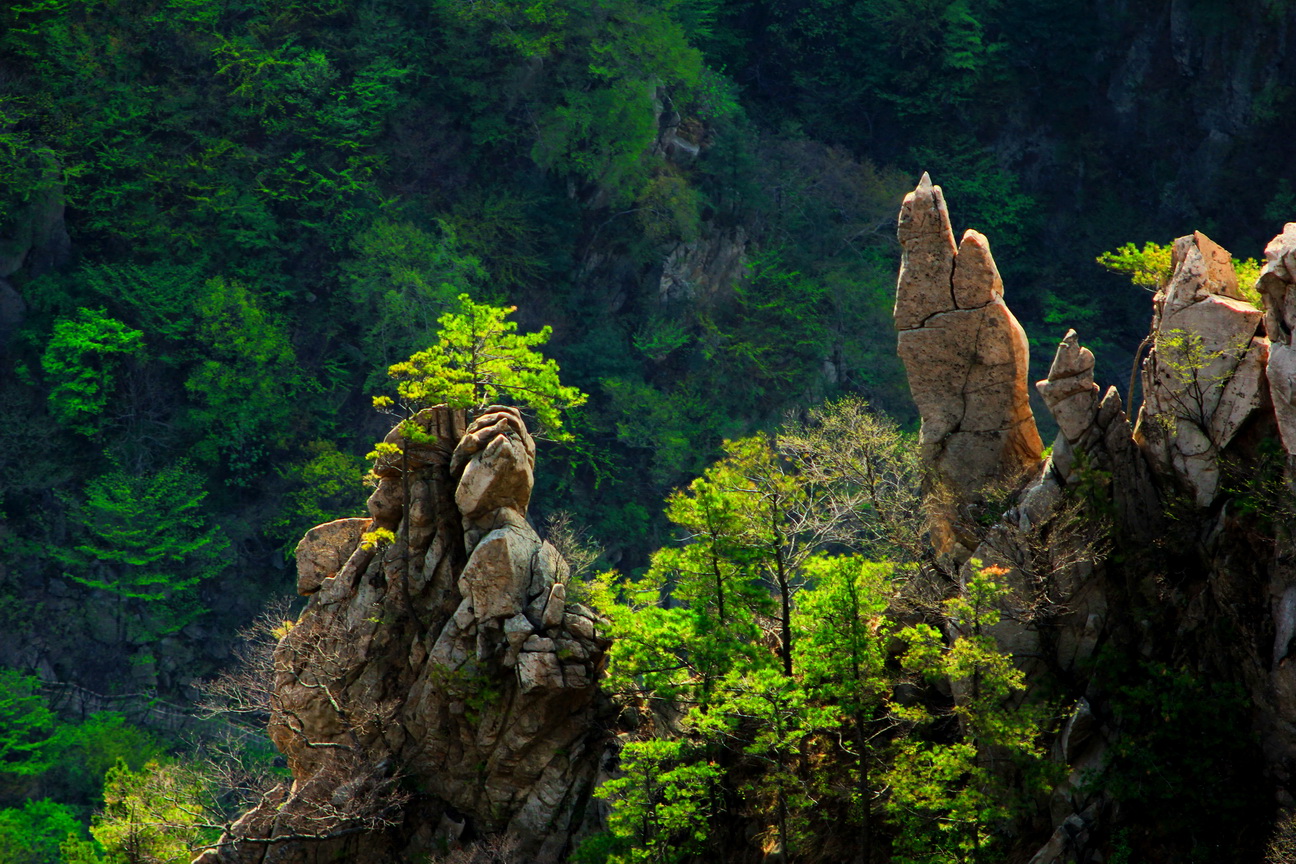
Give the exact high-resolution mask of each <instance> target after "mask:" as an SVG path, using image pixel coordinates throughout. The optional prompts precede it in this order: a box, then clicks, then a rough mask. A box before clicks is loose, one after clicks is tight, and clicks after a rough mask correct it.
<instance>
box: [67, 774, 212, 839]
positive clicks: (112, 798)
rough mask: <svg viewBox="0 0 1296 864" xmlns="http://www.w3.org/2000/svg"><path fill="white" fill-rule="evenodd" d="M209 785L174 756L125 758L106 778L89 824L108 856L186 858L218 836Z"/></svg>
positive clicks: (200, 775)
mask: <svg viewBox="0 0 1296 864" xmlns="http://www.w3.org/2000/svg"><path fill="white" fill-rule="evenodd" d="M212 791H213V790H212V787H211V782H210V780H209V779H207V778H206V777H204V776H203V775H202V774H200V773H199V772H197V771H195V770H193V769H192V768H189V767H187V766H185V765H182V764H180V763H176V762H157V761H155V762H149V763H147V764H146V765H145V766H144V767H143V769H141V770H139V771H131V770H130V769H129V768H127V767H126V766H125V765H124V764H118V765H117V766H116V767H114V768H111V769H109V771H108V774H107V776H106V777H105V779H104V809H103V811H102V812H101V813H98V814H96V815H95V818H94V821H93V823H92V825H91V827H90V833H91V834H92V835H93V836H94V839H95V840H97V841H99V843H101V844H103V847H104V849H106V850H107V852H108V860H109V861H125V862H133V861H150V862H157V864H186V862H188V861H190V860H191V859H192V858H193V854H194V853H195V852H196V851H197V850H198V849H199V848H200V847H202V846H204V845H207V844H209V843H212V842H215V840H216V839H217V838H218V837H219V836H220V830H219V827H218V826H219V824H220V823H219V821H218V819H216V818H214V817H215V814H214V813H213V812H212V810H211V807H210V802H211V796H212Z"/></svg>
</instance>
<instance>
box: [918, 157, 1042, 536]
mask: <svg viewBox="0 0 1296 864" xmlns="http://www.w3.org/2000/svg"><path fill="white" fill-rule="evenodd" d="M897 234H898V236H899V239H900V246H901V249H902V255H903V257H902V259H901V264H900V278H899V282H898V284H897V287H896V303H895V324H896V329H897V330H899V336H898V346H899V353H900V358H901V360H903V361H904V365H905V369H906V370H907V372H908V375H909V389H910V391H911V393H912V394H913V399H914V402H915V403H916V404H917V406H918V410H919V412H920V413H921V414H922V449H923V456H924V458H925V460H926V462H927V463H928V464H929V465H931V466H932V468H933V469H935V472H936V474H937V476H938V477H939V478H940V480H942V481H943V482H944V483H945V484H947V485H948V486H949V487H950V490H951V492H952V493H953V494H954V495H956V496H959V497H972V496H975V495H977V493H979V492H980V491H981V490H982V489H983V488H984V487H985V486H987V485H989V484H991V483H994V482H997V481H999V480H1001V479H1002V478H1005V477H1008V478H1011V477H1015V476H1016V475H1019V474H1022V473H1024V472H1026V471H1030V470H1032V469H1034V468H1035V467H1036V466H1037V464H1038V462H1039V459H1040V452H1041V450H1042V445H1041V442H1040V437H1039V433H1038V432H1037V431H1036V427H1035V418H1034V416H1033V415H1032V414H1031V410H1030V401H1029V395H1028V393H1027V389H1026V375H1027V366H1028V363H1029V349H1028V345H1027V342H1026V333H1025V331H1024V330H1022V327H1021V325H1020V324H1019V323H1018V322H1017V319H1016V318H1015V317H1013V314H1012V312H1011V311H1009V309H1008V306H1007V305H1006V304H1005V303H1004V300H1003V280H1002V279H1001V278H1000V277H999V270H998V268H997V267H996V266H995V263H994V258H993V256H991V254H990V244H989V241H987V240H986V238H985V237H984V236H983V235H981V234H979V233H977V232H976V231H972V230H969V231H967V232H966V233H965V234H964V235H963V240H962V242H961V243H960V244H958V245H957V246H955V243H954V234H953V231H952V230H951V228H950V219H949V212H948V210H947V209H946V206H945V197H944V195H943V194H942V193H941V188H940V187H939V186H934V185H932V182H931V178H930V177H929V176H928V175H926V174H924V175H923V177H922V181H921V182H920V183H919V184H918V187H917V188H916V189H914V191H913V192H911V193H909V195H908V196H906V197H905V199H904V204H903V205H902V206H901V209H900V221H899V227H898V230H897ZM942 545H946V546H948V545H949V541H945V542H944V543H943V544H942ZM943 551H944V550H943Z"/></svg>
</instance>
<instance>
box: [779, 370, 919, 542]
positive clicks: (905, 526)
mask: <svg viewBox="0 0 1296 864" xmlns="http://www.w3.org/2000/svg"><path fill="white" fill-rule="evenodd" d="M776 446H777V448H778V450H779V452H780V453H781V454H783V455H784V456H785V457H786V458H788V459H790V460H791V462H792V463H793V465H794V466H795V469H796V471H797V473H798V474H799V475H800V476H801V477H802V478H803V479H804V480H805V481H806V482H808V483H811V484H814V485H816V486H819V487H822V488H823V490H824V492H823V493H822V495H821V496H820V498H819V503H820V505H821V506H822V507H823V508H824V510H825V513H824V516H825V517H826V518H829V519H831V520H832V521H833V522H834V523H835V533H836V539H837V541H838V542H840V543H841V544H842V545H843V546H846V547H848V548H850V549H851V550H852V551H856V552H860V553H862V554H865V555H871V556H875V557H877V558H887V559H890V560H894V561H900V562H906V563H916V562H921V561H924V560H926V559H927V558H929V557H930V553H929V552H928V543H927V537H926V535H927V524H928V514H927V509H926V506H925V504H924V500H923V492H922V487H923V475H924V469H923V466H922V461H921V458H920V456H919V451H918V442H917V441H916V440H914V439H913V437H912V436H908V435H905V434H904V433H903V432H902V431H901V430H900V427H898V426H897V425H896V424H895V423H894V422H892V421H891V420H890V419H889V418H887V417H886V416H885V415H882V414H879V413H877V412H875V411H873V410H872V409H870V408H869V405H868V402H866V401H865V400H863V399H860V398H858V397H853V396H851V397H846V398H844V399H841V400H838V401H837V402H832V403H829V404H827V405H825V406H823V407H822V408H818V409H815V410H813V411H811V412H810V413H809V416H808V418H807V419H806V420H805V421H795V420H792V421H789V422H788V423H786V424H785V425H784V426H783V429H782V430H781V431H780V432H779V434H778V437H777V439H776Z"/></svg>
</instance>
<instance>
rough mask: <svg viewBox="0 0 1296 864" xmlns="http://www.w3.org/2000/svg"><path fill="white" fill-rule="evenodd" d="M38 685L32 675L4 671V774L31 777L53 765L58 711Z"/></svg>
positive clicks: (0, 700)
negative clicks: (51, 707)
mask: <svg viewBox="0 0 1296 864" xmlns="http://www.w3.org/2000/svg"><path fill="white" fill-rule="evenodd" d="M38 687H39V682H38V681H37V680H36V679H35V678H33V677H31V676H29V675H22V674H21V673H19V672H15V671H13V670H11V669H4V670H0V775H4V774H15V775H18V776H20V777H30V776H32V775H35V774H41V773H43V772H44V771H46V770H47V769H48V768H49V767H50V764H51V758H50V745H51V740H50V739H51V737H52V735H53V732H54V714H53V712H51V711H50V710H49V707H48V706H47V705H46V704H45V699H44V697H42V696H41V695H40V693H39V692H38Z"/></svg>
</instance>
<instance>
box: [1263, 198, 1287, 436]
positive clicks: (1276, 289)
mask: <svg viewBox="0 0 1296 864" xmlns="http://www.w3.org/2000/svg"><path fill="white" fill-rule="evenodd" d="M1257 287H1258V288H1259V290H1260V296H1261V298H1262V299H1263V301H1264V307H1265V311H1264V315H1265V330H1266V332H1267V334H1268V337H1269V340H1270V342H1271V343H1272V344H1271V345H1270V349H1269V358H1268V361H1267V363H1266V368H1265V377H1266V378H1267V380H1268V383H1269V391H1270V393H1271V394H1272V398H1273V406H1274V417H1275V419H1276V420H1277V421H1278V431H1279V434H1280V435H1281V437H1282V442H1283V449H1285V450H1286V451H1287V455H1289V456H1296V344H1294V343H1293V334H1294V333H1296V222H1288V223H1287V225H1286V226H1285V227H1284V228H1283V232H1282V233H1281V234H1279V235H1278V236H1277V237H1275V238H1273V239H1272V240H1270V241H1269V245H1268V246H1266V247H1265V266H1264V269H1262V270H1261V271H1260V279H1259V281H1258V282H1257Z"/></svg>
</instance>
